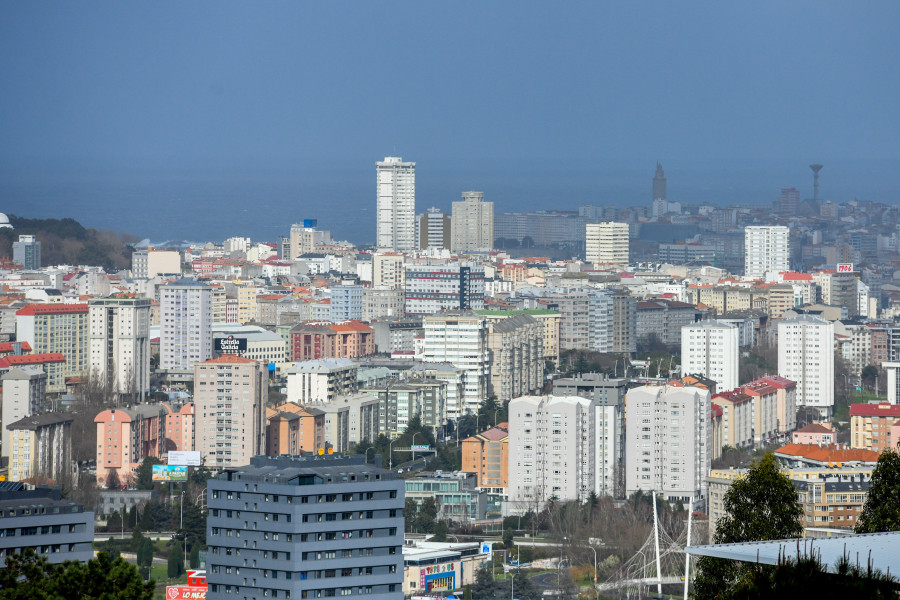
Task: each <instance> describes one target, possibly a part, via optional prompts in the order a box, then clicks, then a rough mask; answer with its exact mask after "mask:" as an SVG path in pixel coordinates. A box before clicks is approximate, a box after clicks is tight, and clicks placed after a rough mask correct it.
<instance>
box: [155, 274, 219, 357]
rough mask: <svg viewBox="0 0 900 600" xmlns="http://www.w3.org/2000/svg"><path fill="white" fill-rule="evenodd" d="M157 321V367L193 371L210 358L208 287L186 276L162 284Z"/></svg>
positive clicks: (210, 334) (210, 316) (210, 293)
mask: <svg viewBox="0 0 900 600" xmlns="http://www.w3.org/2000/svg"><path fill="white" fill-rule="evenodd" d="M159 325H160V331H159V364H160V368H162V369H164V370H167V371H180V372H193V369H194V365H195V364H197V363H199V362H204V361H207V360H209V359H210V358H212V353H213V335H212V288H211V287H210V286H208V285H206V284H205V283H202V282H199V281H197V280H195V279H188V278H184V279H179V280H178V281H175V282H173V283H170V284H168V285H164V286H162V287H161V288H160V289H159Z"/></svg>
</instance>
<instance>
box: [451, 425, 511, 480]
mask: <svg viewBox="0 0 900 600" xmlns="http://www.w3.org/2000/svg"><path fill="white" fill-rule="evenodd" d="M507 426H508V425H507ZM462 470H463V471H464V472H466V473H474V474H475V477H476V485H477V486H478V487H481V488H490V489H491V490H492V491H498V493H505V492H506V488H507V487H508V485H509V432H508V431H507V430H506V429H503V428H502V427H501V426H497V427H492V428H491V429H488V430H487V431H483V432H481V433H476V434H475V435H473V436H472V437H469V438H466V439H465V440H463V441H462Z"/></svg>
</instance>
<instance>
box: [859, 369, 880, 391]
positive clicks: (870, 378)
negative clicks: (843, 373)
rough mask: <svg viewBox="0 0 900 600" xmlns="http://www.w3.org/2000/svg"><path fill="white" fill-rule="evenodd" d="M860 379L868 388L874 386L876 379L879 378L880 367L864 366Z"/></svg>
mask: <svg viewBox="0 0 900 600" xmlns="http://www.w3.org/2000/svg"><path fill="white" fill-rule="evenodd" d="M860 379H861V380H862V381H863V383H864V384H865V386H866V387H867V388H869V389H872V388H874V387H875V381H876V380H877V379H878V367H876V366H875V365H867V366H866V367H863V370H862V373H860Z"/></svg>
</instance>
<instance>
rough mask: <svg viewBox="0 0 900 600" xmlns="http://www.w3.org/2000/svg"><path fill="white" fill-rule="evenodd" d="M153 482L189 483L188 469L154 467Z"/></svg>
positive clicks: (170, 466)
mask: <svg viewBox="0 0 900 600" xmlns="http://www.w3.org/2000/svg"><path fill="white" fill-rule="evenodd" d="M153 481H187V467H182V466H175V465H153Z"/></svg>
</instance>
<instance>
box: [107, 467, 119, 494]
mask: <svg viewBox="0 0 900 600" xmlns="http://www.w3.org/2000/svg"><path fill="white" fill-rule="evenodd" d="M120 487H122V483H121V482H120V481H119V472H118V471H116V470H115V469H109V470H108V471H107V472H106V489H108V490H117V489H119V488H120Z"/></svg>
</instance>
